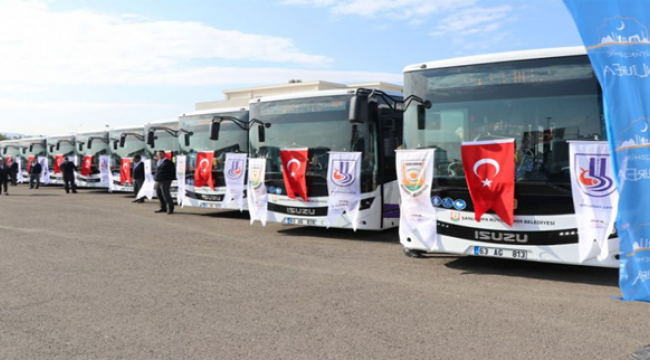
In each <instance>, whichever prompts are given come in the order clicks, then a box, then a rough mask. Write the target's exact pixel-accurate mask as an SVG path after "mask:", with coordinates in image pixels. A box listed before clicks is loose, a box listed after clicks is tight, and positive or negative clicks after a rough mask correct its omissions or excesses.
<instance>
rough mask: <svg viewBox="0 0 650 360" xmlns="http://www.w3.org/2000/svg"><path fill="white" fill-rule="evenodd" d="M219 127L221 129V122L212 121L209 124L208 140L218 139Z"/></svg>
mask: <svg viewBox="0 0 650 360" xmlns="http://www.w3.org/2000/svg"><path fill="white" fill-rule="evenodd" d="M219 129H221V123H218V122H213V123H211V124H210V140H212V141H217V140H219Z"/></svg>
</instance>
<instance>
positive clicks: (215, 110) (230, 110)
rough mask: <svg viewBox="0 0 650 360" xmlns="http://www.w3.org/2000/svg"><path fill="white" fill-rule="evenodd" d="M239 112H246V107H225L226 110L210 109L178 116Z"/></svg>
mask: <svg viewBox="0 0 650 360" xmlns="http://www.w3.org/2000/svg"><path fill="white" fill-rule="evenodd" d="M239 111H248V107H242V106H238V107H227V108H212V109H205V110H198V111H191V112H187V113H183V114H181V115H180V116H192V115H209V114H225V113H232V112H239Z"/></svg>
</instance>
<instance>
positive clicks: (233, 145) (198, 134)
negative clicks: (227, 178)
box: [179, 111, 248, 170]
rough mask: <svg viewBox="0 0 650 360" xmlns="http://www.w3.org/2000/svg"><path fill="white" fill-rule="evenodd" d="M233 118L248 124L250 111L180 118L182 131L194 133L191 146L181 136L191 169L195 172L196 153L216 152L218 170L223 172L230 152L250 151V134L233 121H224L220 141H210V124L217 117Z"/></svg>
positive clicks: (191, 137) (183, 150) (182, 135)
mask: <svg viewBox="0 0 650 360" xmlns="http://www.w3.org/2000/svg"><path fill="white" fill-rule="evenodd" d="M220 115H223V116H233V117H236V118H237V119H240V120H242V121H243V122H245V123H248V111H238V112H230V113H227V114H226V113H213V114H204V115H190V116H183V117H181V118H180V120H179V121H180V124H181V129H183V130H186V131H190V132H192V135H191V136H190V137H189V144H186V143H185V140H184V138H183V137H184V134H181V135H180V137H181V140H180V141H179V143H180V144H181V151H182V153H184V154H187V155H189V158H188V164H189V169H190V170H194V166H195V163H196V153H198V152H203V151H212V152H214V155H215V159H217V169H218V170H223V166H224V162H225V160H226V159H225V154H226V153H229V152H246V151H247V149H248V132H247V131H246V130H244V129H242V128H240V127H239V126H237V125H236V124H235V123H233V122H231V121H227V120H226V121H223V122H222V123H221V126H220V130H219V140H214V141H213V140H210V124H211V123H212V118H213V117H215V116H220Z"/></svg>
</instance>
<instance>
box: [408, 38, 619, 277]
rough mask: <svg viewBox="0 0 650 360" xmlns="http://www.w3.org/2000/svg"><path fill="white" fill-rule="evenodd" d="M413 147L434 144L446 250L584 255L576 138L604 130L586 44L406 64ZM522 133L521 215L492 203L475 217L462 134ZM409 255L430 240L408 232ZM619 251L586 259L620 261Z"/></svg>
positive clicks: (545, 257)
mask: <svg viewBox="0 0 650 360" xmlns="http://www.w3.org/2000/svg"><path fill="white" fill-rule="evenodd" d="M404 89H405V94H404V95H405V96H410V95H415V96H418V97H420V98H422V99H423V100H424V101H430V102H431V104H430V105H431V106H430V107H429V108H427V106H423V105H417V106H410V107H408V108H407V110H406V112H405V115H404V116H405V118H404V120H405V121H404V146H405V148H407V149H417V148H435V149H436V151H435V161H436V166H435V171H434V184H433V188H432V192H431V196H432V203H433V205H434V206H435V207H436V208H437V215H438V234H439V240H440V244H441V247H442V251H443V252H446V253H453V254H464V255H477V256H496V257H503V258H511V259H519V260H529V261H540V262H552V263H564V264H578V230H577V227H576V218H575V215H574V208H573V199H572V195H571V183H570V170H569V147H568V143H567V140H583V141H593V140H605V139H606V131H605V122H604V117H603V105H602V94H601V89H600V86H599V84H598V81H597V80H596V77H595V75H594V73H593V70H592V68H591V65H590V62H589V59H588V58H587V56H586V53H585V50H584V48H582V47H576V48H558V49H543V50H531V51H520V52H511V53H503V54H495V55H484V56H473V57H464V58H458V59H451V60H442V61H434V62H427V63H420V64H415V65H412V66H408V67H406V68H405V69H404ZM501 137H504V138H505V137H507V138H515V140H516V156H515V159H514V161H515V169H516V170H515V199H516V203H515V207H516V208H515V212H514V214H515V224H514V226H513V227H512V228H511V227H508V226H507V225H505V224H504V223H503V222H501V221H499V219H498V217H496V215H494V214H493V213H487V214H486V215H484V216H483V218H485V221H481V222H477V221H475V220H474V208H473V205H472V201H471V198H470V194H469V192H468V189H467V185H466V181H465V174H464V173H463V167H462V163H461V152H460V151H461V142H462V141H474V140H481V139H487V138H501ZM400 241H401V243H402V245H403V246H404V247H405V252H406V253H407V255H414V256H418V255H421V253H422V252H425V250H426V247H425V246H424V245H423V244H422V242H421V241H420V239H419V238H418V236H417V235H416V234H410V235H407V236H405V237H403V238H401V239H400ZM609 242H610V243H609V247H610V249H611V252H610V255H609V256H608V258H607V260H606V261H605V262H598V261H597V260H596V254H594V255H593V257H590V258H589V259H588V260H587V261H586V262H585V263H583V265H593V266H603V267H618V266H619V261H618V252H619V251H618V249H619V246H618V239H617V238H616V235H615V234H612V236H611V237H610V239H609Z"/></svg>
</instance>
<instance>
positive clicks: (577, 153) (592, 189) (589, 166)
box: [569, 141, 618, 263]
mask: <svg viewBox="0 0 650 360" xmlns="http://www.w3.org/2000/svg"><path fill="white" fill-rule="evenodd" d="M569 146H570V148H569V154H570V156H569V162H570V165H571V190H572V192H573V207H574V208H575V212H576V222H577V223H578V252H579V260H580V262H581V263H582V262H584V261H585V260H587V258H588V257H589V255H590V253H591V252H592V250H593V248H594V246H596V245H597V246H598V248H599V249H600V252H599V253H598V260H599V261H603V260H605V259H606V258H607V256H609V242H608V241H607V239H608V238H609V235H610V234H611V233H612V230H613V229H614V222H615V220H616V215H617V212H618V191H617V190H616V184H615V183H614V169H613V163H612V157H611V154H610V152H609V145H608V143H607V142H605V141H598V142H596V141H593V142H586V141H570V142H569Z"/></svg>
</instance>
